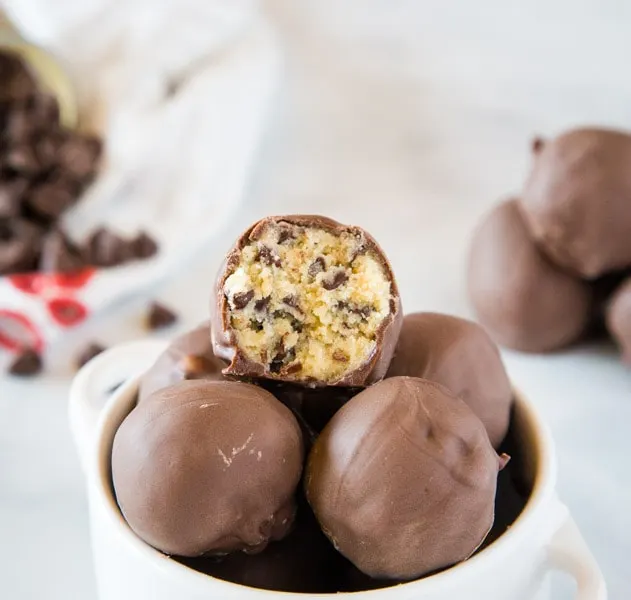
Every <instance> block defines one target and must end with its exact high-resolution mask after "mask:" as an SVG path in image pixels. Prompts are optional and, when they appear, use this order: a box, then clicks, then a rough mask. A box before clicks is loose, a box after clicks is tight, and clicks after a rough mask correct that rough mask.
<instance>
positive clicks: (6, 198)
mask: <svg viewBox="0 0 631 600" xmlns="http://www.w3.org/2000/svg"><path fill="white" fill-rule="evenodd" d="M27 188H28V180H26V179H16V180H14V181H10V182H9V181H0V219H9V218H11V217H17V216H18V215H19V214H20V204H21V203H22V198H23V196H24V193H25V192H26V190H27Z"/></svg>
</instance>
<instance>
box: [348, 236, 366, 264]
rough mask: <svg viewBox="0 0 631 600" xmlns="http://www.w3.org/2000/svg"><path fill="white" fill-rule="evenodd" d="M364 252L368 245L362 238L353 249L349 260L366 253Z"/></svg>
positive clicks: (351, 260)
mask: <svg viewBox="0 0 631 600" xmlns="http://www.w3.org/2000/svg"><path fill="white" fill-rule="evenodd" d="M366 252H368V245H367V244H366V242H365V241H363V239H362V241H361V242H360V244H359V246H357V248H355V251H354V252H353V254H352V256H351V259H350V262H351V263H352V262H353V261H354V260H355V259H356V258H357V257H358V256H361V255H362V254H366Z"/></svg>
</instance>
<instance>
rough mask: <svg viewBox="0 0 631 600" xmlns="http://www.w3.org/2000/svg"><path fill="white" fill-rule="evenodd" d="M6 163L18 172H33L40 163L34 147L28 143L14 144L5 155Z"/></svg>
mask: <svg viewBox="0 0 631 600" xmlns="http://www.w3.org/2000/svg"><path fill="white" fill-rule="evenodd" d="M4 160H5V163H6V165H7V166H8V167H9V168H11V169H13V170H14V171H17V172H18V173H25V174H26V173H29V174H33V173H36V172H37V171H39V169H40V165H39V160H38V159H37V155H36V154H35V151H34V150H33V148H31V147H30V146H27V145H21V146H14V147H13V148H11V150H9V152H7V154H6V156H5V159H4Z"/></svg>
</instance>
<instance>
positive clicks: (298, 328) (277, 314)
mask: <svg viewBox="0 0 631 600" xmlns="http://www.w3.org/2000/svg"><path fill="white" fill-rule="evenodd" d="M272 316H273V317H274V318H275V319H287V320H288V321H289V323H290V324H291V328H292V329H293V330H294V331H295V332H296V333H302V323H301V322H300V321H299V320H298V319H296V317H294V316H293V315H292V314H290V313H288V312H287V311H286V310H275V311H274V313H273V314H272Z"/></svg>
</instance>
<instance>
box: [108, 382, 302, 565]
mask: <svg viewBox="0 0 631 600" xmlns="http://www.w3.org/2000/svg"><path fill="white" fill-rule="evenodd" d="M302 460H303V446H302V438H301V433H300V428H299V427H298V423H296V420H295V418H294V416H293V415H292V414H291V412H290V411H289V410H288V409H287V408H286V407H285V406H283V405H282V404H281V403H280V402H278V401H277V400H276V399H275V398H274V397H273V396H272V395H271V394H269V393H268V392H266V391H265V390H263V389H261V388H258V387H256V386H253V385H249V384H245V383H237V382H220V381H183V382H180V383H178V384H176V385H173V386H171V387H168V388H165V389H162V390H159V391H157V392H155V393H154V394H152V395H151V397H149V398H147V399H146V400H145V401H144V402H142V403H141V404H139V405H138V406H137V407H136V408H134V410H132V412H131V413H130V414H129V415H128V416H127V418H126V419H125V420H124V421H123V423H122V424H121V426H120V427H119V429H118V431H117V432H116V435H115V437H114V445H113V449H112V480H113V484H114V491H115V493H116V499H117V501H118V505H119V507H120V509H121V511H122V513H123V516H124V517H125V519H126V520H127V523H128V524H129V526H130V527H131V528H132V529H133V530H134V532H135V533H136V534H137V535H138V536H139V537H140V538H141V539H143V540H144V541H145V542H147V543H148V544H150V545H151V546H153V547H154V548H157V549H158V550H161V551H162V552H164V553H165V554H176V555H181V556H200V555H202V554H206V553H210V554H222V553H228V552H231V551H236V550H245V551H258V550H261V549H263V548H264V547H265V546H266V545H267V543H268V542H269V541H270V540H276V539H281V538H283V537H284V536H285V535H286V534H287V533H288V532H289V530H290V529H291V525H292V522H293V518H294V512H295V501H294V495H295V492H296V487H297V485H298V483H299V480H300V475H301V472H302Z"/></svg>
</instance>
